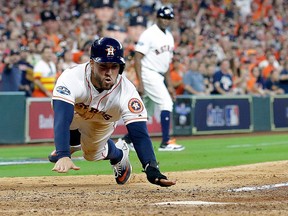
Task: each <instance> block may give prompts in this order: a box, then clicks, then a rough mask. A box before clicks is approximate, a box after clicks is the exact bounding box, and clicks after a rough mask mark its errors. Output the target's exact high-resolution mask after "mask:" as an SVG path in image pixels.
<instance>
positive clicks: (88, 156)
mask: <svg viewBox="0 0 288 216" xmlns="http://www.w3.org/2000/svg"><path fill="white" fill-rule="evenodd" d="M83 157H84V159H85V160H87V161H95V158H94V155H87V154H84V155H83Z"/></svg>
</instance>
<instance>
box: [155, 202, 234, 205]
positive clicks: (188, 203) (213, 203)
mask: <svg viewBox="0 0 288 216" xmlns="http://www.w3.org/2000/svg"><path fill="white" fill-rule="evenodd" d="M225 204H233V203H223V202H205V201H174V202H173V201H171V202H159V203H155V205H225Z"/></svg>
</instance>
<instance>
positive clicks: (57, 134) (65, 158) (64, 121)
mask: <svg viewBox="0 0 288 216" xmlns="http://www.w3.org/2000/svg"><path fill="white" fill-rule="evenodd" d="M53 110H54V142H55V147H56V152H57V156H58V158H59V159H58V161H57V163H56V164H55V166H54V168H53V169H52V170H53V171H57V172H61V173H62V172H63V173H66V172H68V171H69V170H70V169H74V170H78V169H80V168H79V167H76V166H75V165H74V163H73V162H72V160H71V158H70V157H71V154H70V124H71V122H72V119H73V116H74V106H73V105H72V104H70V103H66V102H64V101H61V100H53Z"/></svg>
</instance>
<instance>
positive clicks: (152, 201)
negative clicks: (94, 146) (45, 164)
mask: <svg viewBox="0 0 288 216" xmlns="http://www.w3.org/2000/svg"><path fill="white" fill-rule="evenodd" d="M287 168H288V161H280V162H269V163H260V164H254V165H244V166H235V167H227V168H217V169H207V170H198V171H187V172H171V173H165V174H166V175H167V176H168V177H169V178H170V179H176V180H177V184H176V185H175V186H172V187H169V188H162V187H158V186H155V185H152V184H150V183H148V181H147V180H146V177H145V174H133V175H132V178H131V180H130V181H129V182H128V183H127V184H125V185H117V184H116V183H115V181H114V179H113V175H112V174H111V175H107V176H106V175H105V176H102V175H101V176H100V175H98V176H97V175H95V176H58V177H29V178H22V177H21V178H20V177H19V178H18V177H17V178H1V179H0V182H1V184H0V215H3V216H4V215H5V216H7V215H29V216H30V215H41V216H45V215H49V216H51V215H77V216H79V215H81V216H83V215H101V216H105V215H117V216H119V215H137V216H140V215H143V216H144V215H166V216H168V215H173V216H175V215H181V216H182V215H221V216H222V215H229V216H230V215H261V216H263V215H264V216H265V215H277V216H278V215H288V171H287V170H288V169H287ZM244 187H247V188H244ZM180 201H182V202H180Z"/></svg>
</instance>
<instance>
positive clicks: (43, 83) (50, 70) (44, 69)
mask: <svg viewBox="0 0 288 216" xmlns="http://www.w3.org/2000/svg"><path fill="white" fill-rule="evenodd" d="M53 55H54V54H53V51H52V48H51V47H48V46H45V47H44V48H43V50H42V59H41V60H40V61H38V62H37V63H36V65H35V66H34V69H33V71H34V84H35V89H34V92H33V97H51V96H52V91H53V88H54V84H55V80H56V73H57V71H56V65H55V63H54V62H53Z"/></svg>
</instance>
